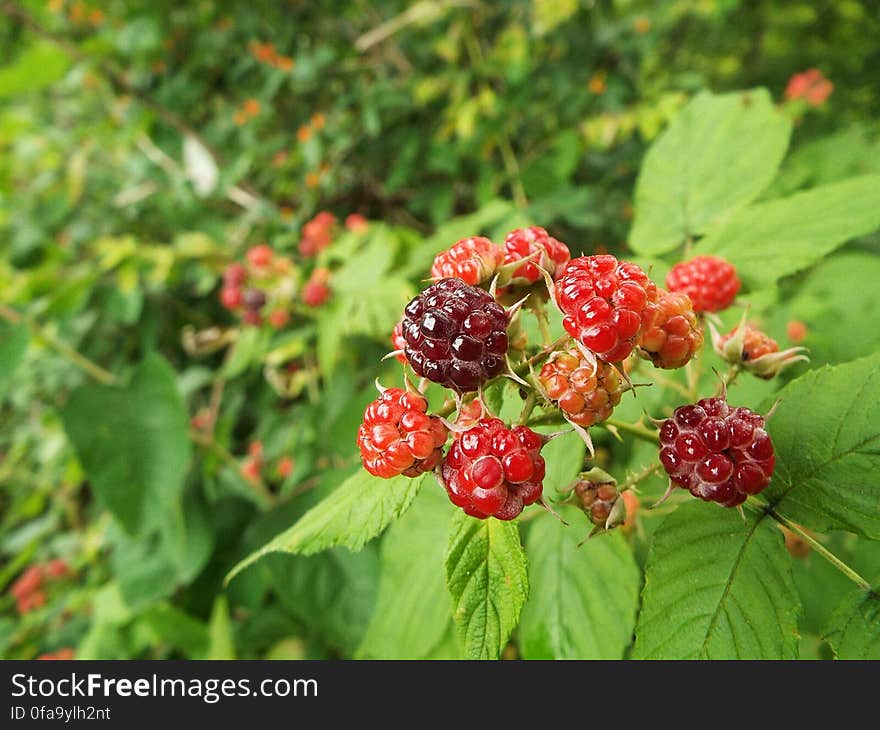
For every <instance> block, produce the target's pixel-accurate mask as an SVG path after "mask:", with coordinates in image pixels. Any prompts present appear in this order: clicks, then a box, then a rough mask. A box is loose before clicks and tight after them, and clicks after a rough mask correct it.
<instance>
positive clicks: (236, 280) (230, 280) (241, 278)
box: [223, 262, 248, 288]
mask: <svg viewBox="0 0 880 730" xmlns="http://www.w3.org/2000/svg"><path fill="white" fill-rule="evenodd" d="M247 278H248V273H247V269H246V268H245V267H244V264H240V263H238V262H235V263H232V264H229V266H227V267H226V269H225V270H224V271H223V283H224V284H225V285H226V286H227V287H234V288H237V287H240V286H241V285H242V284H244V283H245V282H246V281H247Z"/></svg>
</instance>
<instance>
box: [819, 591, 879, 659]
mask: <svg viewBox="0 0 880 730" xmlns="http://www.w3.org/2000/svg"><path fill="white" fill-rule="evenodd" d="M824 638H825V640H826V641H827V642H828V643H829V644H831V648H832V649H834V654H835V655H836V656H837V658H838V659H880V594H878V593H877V592H876V591H864V590H861V589H858V590H855V591H853V592H852V593H851V594H850V595H848V596H847V597H846V598H845V599H844V600H843V602H842V603H841V604H840V606H838V607H837V610H835V612H834V614H833V615H832V616H831V619H830V621H829V622H828V627H827V628H826V630H825V637H824Z"/></svg>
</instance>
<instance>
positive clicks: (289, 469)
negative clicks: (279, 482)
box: [275, 456, 294, 479]
mask: <svg viewBox="0 0 880 730" xmlns="http://www.w3.org/2000/svg"><path fill="white" fill-rule="evenodd" d="M293 466H294V464H293V459H291V458H290V457H289V456H282V457H281V458H280V459H279V460H278V466H277V467H275V468H276V471H277V472H278V476H279V477H281V478H282V479H287V477H289V476H290V475H291V474H293Z"/></svg>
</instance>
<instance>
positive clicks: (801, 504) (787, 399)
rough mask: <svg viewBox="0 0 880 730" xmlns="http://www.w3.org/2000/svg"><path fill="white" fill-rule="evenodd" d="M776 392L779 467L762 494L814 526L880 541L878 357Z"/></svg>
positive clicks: (771, 427)
mask: <svg viewBox="0 0 880 730" xmlns="http://www.w3.org/2000/svg"><path fill="white" fill-rule="evenodd" d="M777 396H778V398H779V406H778V408H777V410H776V412H775V413H774V414H773V416H772V418H771V419H770V421H769V423H768V425H767V430H768V431H769V433H770V436H771V437H772V439H773V444H774V446H775V447H776V471H775V472H774V474H773V480H772V482H771V483H770V486H769V487H768V488H767V489H766V490H765V491H764V492H763V493H762V495H761V496H762V497H764V498H766V499H767V501H769V502H770V504H771V506H772V507H773V508H774V509H776V510H777V511H779V512H780V513H782V514H784V515H785V516H786V517H789V518H791V519H793V520H794V521H795V522H798V523H800V524H802V525H805V526H806V527H809V528H810V529H813V530H818V531H820V532H824V531H826V530H828V529H830V528H840V529H844V530H850V531H851V532H856V533H858V534H861V535H865V536H867V537H869V538H871V539H873V540H877V539H880V485H878V483H877V479H876V475H877V473H878V471H880V412H878V410H877V408H875V407H874V404H876V403H878V402H880V354H877V355H872V356H870V357H865V358H862V359H860V360H855V361H853V362H850V363H846V364H844V365H838V366H836V367H824V368H821V369H819V370H811V371H809V372H807V373H805V374H804V375H802V376H801V377H800V378H798V379H797V380H795V381H792V382H791V383H789V384H788V385H787V386H786V387H785V388H783V389H782V390H781V391H779V393H778V394H777ZM773 400H774V401H775V400H776V397H774V399H773ZM771 405H772V402H771V401H766V402H765V403H764V406H763V408H764V410H767V409H769V407H770V406H771Z"/></svg>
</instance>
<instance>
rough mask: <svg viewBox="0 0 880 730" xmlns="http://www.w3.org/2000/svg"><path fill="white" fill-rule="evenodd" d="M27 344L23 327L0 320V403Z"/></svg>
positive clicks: (26, 332) (26, 335)
mask: <svg viewBox="0 0 880 730" xmlns="http://www.w3.org/2000/svg"><path fill="white" fill-rule="evenodd" d="M27 344H28V331H27V327H26V326H25V325H23V324H22V325H12V324H10V323H9V322H7V321H6V320H5V319H0V401H2V400H3V397H4V396H5V395H6V389H7V388H8V387H9V383H10V382H11V381H12V376H13V375H14V374H15V371H16V369H17V368H18V366H19V365H20V364H21V361H22V360H23V359H24V353H25V350H27Z"/></svg>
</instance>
